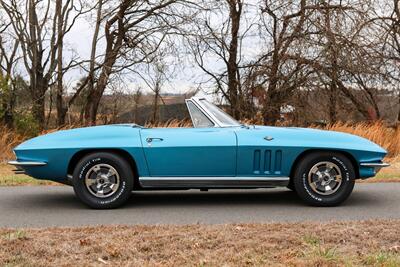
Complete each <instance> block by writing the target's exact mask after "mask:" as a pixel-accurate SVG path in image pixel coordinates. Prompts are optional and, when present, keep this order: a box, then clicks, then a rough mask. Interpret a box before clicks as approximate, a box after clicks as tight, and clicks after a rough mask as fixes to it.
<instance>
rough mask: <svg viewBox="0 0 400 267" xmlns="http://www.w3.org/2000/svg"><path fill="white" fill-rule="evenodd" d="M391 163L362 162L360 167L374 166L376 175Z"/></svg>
mask: <svg viewBox="0 0 400 267" xmlns="http://www.w3.org/2000/svg"><path fill="white" fill-rule="evenodd" d="M389 166H390V164H389V163H385V162H361V163H360V167H366V168H373V169H374V174H375V175H376V174H377V173H378V172H379V171H380V170H381V169H382V168H385V167H389Z"/></svg>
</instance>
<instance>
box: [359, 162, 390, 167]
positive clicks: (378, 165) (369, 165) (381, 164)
mask: <svg viewBox="0 0 400 267" xmlns="http://www.w3.org/2000/svg"><path fill="white" fill-rule="evenodd" d="M360 166H362V167H371V168H384V167H389V166H390V164H389V163H385V162H377V163H373V162H362V163H360Z"/></svg>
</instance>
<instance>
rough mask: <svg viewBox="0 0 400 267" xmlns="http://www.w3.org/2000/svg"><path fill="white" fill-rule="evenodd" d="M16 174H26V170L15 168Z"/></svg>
mask: <svg viewBox="0 0 400 267" xmlns="http://www.w3.org/2000/svg"><path fill="white" fill-rule="evenodd" d="M13 172H14V173H15V174H25V171H24V170H13Z"/></svg>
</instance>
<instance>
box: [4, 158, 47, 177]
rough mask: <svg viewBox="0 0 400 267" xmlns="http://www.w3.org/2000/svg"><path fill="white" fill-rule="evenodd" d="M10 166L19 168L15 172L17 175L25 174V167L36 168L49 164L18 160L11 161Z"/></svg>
mask: <svg viewBox="0 0 400 267" xmlns="http://www.w3.org/2000/svg"><path fill="white" fill-rule="evenodd" d="M8 164H10V165H13V166H15V167H17V169H15V170H13V172H14V173H15V174H24V173H25V171H24V170H23V169H22V168H23V167H35V166H44V165H47V163H46V162H43V161H17V160H11V161H9V162H8Z"/></svg>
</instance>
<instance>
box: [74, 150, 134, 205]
mask: <svg viewBox="0 0 400 267" xmlns="http://www.w3.org/2000/svg"><path fill="white" fill-rule="evenodd" d="M133 180H134V179H133V172H132V168H131V167H130V165H129V163H128V162H127V161H126V160H125V159H124V158H122V157H120V156H119V155H116V154H113V153H107V152H99V153H92V154H89V155H87V156H85V157H83V158H82V159H81V160H80V161H79V163H78V164H77V166H76V167H75V170H74V173H73V179H72V184H73V187H74V191H75V194H76V196H77V197H78V198H79V199H80V200H81V201H82V202H83V203H85V204H86V205H88V206H89V207H91V208H95V209H111V208H116V207H119V206H121V205H122V204H124V203H125V202H126V201H127V200H128V198H129V197H130V195H131V191H132V189H133Z"/></svg>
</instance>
